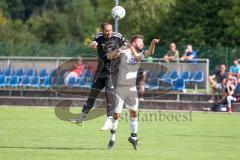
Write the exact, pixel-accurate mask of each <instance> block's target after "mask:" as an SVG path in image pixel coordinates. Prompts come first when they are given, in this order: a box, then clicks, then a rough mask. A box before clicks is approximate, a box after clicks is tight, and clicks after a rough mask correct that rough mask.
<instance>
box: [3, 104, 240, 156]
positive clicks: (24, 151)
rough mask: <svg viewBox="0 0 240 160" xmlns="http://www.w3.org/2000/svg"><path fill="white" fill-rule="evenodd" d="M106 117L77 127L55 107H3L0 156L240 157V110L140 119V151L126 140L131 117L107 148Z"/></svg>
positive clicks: (122, 122)
mask: <svg viewBox="0 0 240 160" xmlns="http://www.w3.org/2000/svg"><path fill="white" fill-rule="evenodd" d="M78 110H80V109H79V108H78V109H77V110H76V111H78ZM74 111H75V110H74ZM155 113H156V112H155ZM155 113H154V112H144V113H143V114H146V115H147V114H155ZM165 114H184V113H169V112H168V113H165ZM185 114H188V113H185ZM148 120H149V119H148ZM103 122H104V117H100V118H97V119H94V120H91V121H88V122H86V123H85V125H84V126H77V125H74V124H71V123H69V122H64V121H61V120H59V119H57V118H56V116H55V115H54V109H53V108H34V107H6V106H5V107H0V126H1V129H0V160H33V159H34V160H58V159H61V160H64V159H66V160H85V159H86V160H96V159H104V160H106V159H109V160H110V159H114V160H120V159H124V160H128V159H131V160H136V159H148V160H151V159H156V160H157V159H162V160H165V159H167V160H173V159H174V160H175V159H176V160H181V159H184V160H201V159H202V160H206V159H210V160H224V159H226V160H231V159H235V160H238V159H240V152H239V150H240V127H239V122H240V114H216V113H192V121H190V119H188V120H187V121H171V122H169V121H146V119H145V121H143V120H141V121H140V123H139V134H138V135H139V139H140V141H139V150H137V151H135V150H133V148H132V146H131V145H130V144H129V143H128V141H127V138H128V136H129V134H130V131H129V122H127V121H126V120H122V121H121V122H120V123H119V128H118V131H117V141H116V145H115V148H114V149H113V150H111V151H108V150H107V149H106V147H107V143H108V140H109V132H108V131H107V132H101V131H99V129H100V127H101V126H102V124H103Z"/></svg>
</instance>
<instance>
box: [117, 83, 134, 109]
mask: <svg viewBox="0 0 240 160" xmlns="http://www.w3.org/2000/svg"><path fill="white" fill-rule="evenodd" d="M115 103H116V105H115V113H121V112H122V109H123V105H124V103H125V105H126V108H128V109H130V110H133V111H137V110H138V93H137V87H136V85H132V86H117V88H116V101H115Z"/></svg>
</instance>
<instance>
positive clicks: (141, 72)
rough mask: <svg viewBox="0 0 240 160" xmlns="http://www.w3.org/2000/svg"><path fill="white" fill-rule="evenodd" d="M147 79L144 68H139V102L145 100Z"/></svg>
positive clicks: (137, 81) (137, 82)
mask: <svg viewBox="0 0 240 160" xmlns="http://www.w3.org/2000/svg"><path fill="white" fill-rule="evenodd" d="M146 78H147V73H146V72H145V71H144V70H143V69H142V68H139V69H138V73H137V80H136V84H137V90H138V95H139V100H144V99H143V94H144V91H145V87H144V86H145V82H146Z"/></svg>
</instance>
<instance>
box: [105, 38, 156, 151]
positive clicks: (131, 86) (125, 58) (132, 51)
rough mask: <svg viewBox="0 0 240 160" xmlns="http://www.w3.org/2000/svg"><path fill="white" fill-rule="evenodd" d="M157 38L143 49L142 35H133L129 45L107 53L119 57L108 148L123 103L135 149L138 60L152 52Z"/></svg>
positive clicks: (130, 140) (111, 142) (111, 56)
mask: <svg viewBox="0 0 240 160" xmlns="http://www.w3.org/2000/svg"><path fill="white" fill-rule="evenodd" d="M158 42H159V39H153V40H152V42H151V44H150V47H149V49H148V50H145V51H144V43H143V36H141V35H135V36H133V37H132V38H131V40H130V43H129V45H128V46H127V47H126V46H123V47H121V48H119V49H118V50H117V51H113V52H110V53H108V54H107V57H108V59H113V58H117V57H119V58H120V64H119V74H118V80H117V85H116V90H115V95H116V104H115V111H114V115H113V119H112V124H113V127H112V129H111V137H110V141H109V144H108V149H112V147H113V145H114V143H115V135H116V129H117V126H118V119H119V117H120V114H121V112H122V109H123V105H124V103H125V105H126V108H128V109H129V111H130V129H131V136H130V137H129V138H128V141H129V142H130V143H131V144H132V145H133V147H134V149H135V150H136V149H137V141H138V140H137V130H138V118H137V110H138V93H137V88H136V78H137V72H138V69H139V65H140V61H141V60H143V59H145V57H148V56H150V55H152V54H153V52H154V49H155V45H156V44H157V43H158Z"/></svg>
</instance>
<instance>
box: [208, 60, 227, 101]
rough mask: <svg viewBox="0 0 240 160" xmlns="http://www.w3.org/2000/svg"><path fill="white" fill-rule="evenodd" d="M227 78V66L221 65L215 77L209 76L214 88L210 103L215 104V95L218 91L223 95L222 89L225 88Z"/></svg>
mask: <svg viewBox="0 0 240 160" xmlns="http://www.w3.org/2000/svg"><path fill="white" fill-rule="evenodd" d="M226 77H227V73H226V66H225V64H221V65H220V68H219V70H218V71H216V72H215V73H214V74H213V75H211V76H209V83H210V85H211V87H212V97H211V99H210V100H209V101H208V102H211V103H212V102H214V95H215V93H216V91H218V92H219V93H222V89H223V87H224V84H223V83H224V79H225V78H226Z"/></svg>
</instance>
